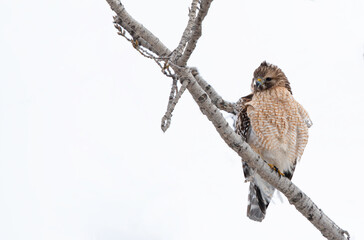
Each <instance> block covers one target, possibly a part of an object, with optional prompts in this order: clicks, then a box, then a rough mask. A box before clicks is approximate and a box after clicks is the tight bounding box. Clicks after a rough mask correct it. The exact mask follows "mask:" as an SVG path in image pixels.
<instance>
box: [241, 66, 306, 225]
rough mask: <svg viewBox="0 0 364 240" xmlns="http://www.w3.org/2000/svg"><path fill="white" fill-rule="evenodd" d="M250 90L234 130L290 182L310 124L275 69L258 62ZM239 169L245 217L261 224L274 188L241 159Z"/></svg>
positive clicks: (243, 98) (288, 87) (285, 79)
mask: <svg viewBox="0 0 364 240" xmlns="http://www.w3.org/2000/svg"><path fill="white" fill-rule="evenodd" d="M251 90H252V93H251V94H249V95H248V96H245V97H242V98H241V99H240V100H239V102H238V106H239V112H238V114H237V119H236V121H235V131H236V132H237V133H238V134H239V135H240V136H241V137H242V138H243V140H244V141H246V142H247V143H248V144H249V145H250V146H251V148H252V149H253V150H254V151H255V152H256V153H257V154H259V155H260V156H261V158H262V159H263V160H264V161H266V162H267V164H268V165H269V166H270V167H271V168H272V169H274V170H276V171H277V173H278V174H280V175H282V176H285V177H287V178H289V179H291V178H292V175H293V172H294V170H295V167H296V164H297V161H299V160H300V158H301V156H302V154H303V151H304V149H305V147H306V144H307V140H308V128H309V127H311V125H312V122H311V120H310V118H309V116H308V114H307V112H306V110H305V109H304V108H303V107H302V106H301V105H300V104H299V103H298V102H297V101H296V100H295V99H294V98H293V96H292V91H291V86H290V83H289V81H288V79H287V77H286V75H285V74H284V73H283V72H282V70H281V69H280V68H278V67H277V66H275V65H272V64H269V63H267V62H265V61H264V62H262V63H261V64H260V66H259V67H258V68H257V69H256V70H255V71H254V77H253V81H252V84H251ZM243 170H244V176H245V178H246V181H249V182H250V186H249V197H248V200H249V202H248V209H247V215H248V217H249V218H250V219H252V220H255V221H259V222H261V221H262V220H263V219H264V217H265V214H266V210H267V207H268V205H269V202H270V201H271V199H272V196H273V193H274V190H275V189H274V187H273V186H271V185H270V184H269V183H267V182H266V181H264V180H263V179H262V178H261V177H260V176H259V175H258V174H257V173H256V172H255V171H254V169H252V168H250V167H249V166H248V165H247V164H246V163H245V162H244V160H243Z"/></svg>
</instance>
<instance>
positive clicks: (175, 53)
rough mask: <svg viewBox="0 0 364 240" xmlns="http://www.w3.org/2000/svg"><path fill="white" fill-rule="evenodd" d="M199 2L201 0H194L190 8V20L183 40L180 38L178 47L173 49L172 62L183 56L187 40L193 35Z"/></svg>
mask: <svg viewBox="0 0 364 240" xmlns="http://www.w3.org/2000/svg"><path fill="white" fill-rule="evenodd" d="M198 2H199V0H192V3H191V8H190V9H189V13H188V17H189V20H188V23H187V26H186V28H185V30H184V31H183V34H182V37H181V40H180V42H179V44H178V46H177V48H176V49H175V50H174V51H173V54H172V56H171V61H172V62H176V60H177V59H178V58H180V57H181V56H182V54H183V51H184V48H185V47H186V44H187V42H188V41H189V40H190V39H191V37H192V27H193V26H194V25H195V19H196V10H197V5H198Z"/></svg>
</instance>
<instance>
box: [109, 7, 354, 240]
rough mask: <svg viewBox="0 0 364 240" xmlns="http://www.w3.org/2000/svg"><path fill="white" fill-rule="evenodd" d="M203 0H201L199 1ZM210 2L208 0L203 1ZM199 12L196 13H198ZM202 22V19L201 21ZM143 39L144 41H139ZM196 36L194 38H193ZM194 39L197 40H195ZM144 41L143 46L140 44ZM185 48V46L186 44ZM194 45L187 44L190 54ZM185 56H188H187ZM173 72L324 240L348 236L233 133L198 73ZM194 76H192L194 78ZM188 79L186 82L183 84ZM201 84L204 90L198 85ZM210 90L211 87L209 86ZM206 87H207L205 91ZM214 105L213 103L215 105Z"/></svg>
mask: <svg viewBox="0 0 364 240" xmlns="http://www.w3.org/2000/svg"><path fill="white" fill-rule="evenodd" d="M202 1H204V0H202ZM107 2H108V3H109V4H110V6H111V8H112V10H114V11H115V12H116V13H117V15H118V17H119V18H120V21H121V23H120V24H121V25H122V26H123V27H124V28H125V29H126V30H127V31H128V32H129V30H130V31H133V32H129V33H130V34H131V35H132V36H133V38H134V40H135V39H137V40H138V41H139V43H140V44H142V45H143V46H144V47H146V48H148V49H149V50H150V51H152V52H153V53H155V54H157V55H158V56H159V57H166V56H169V54H170V53H171V52H170V51H169V49H168V48H166V47H165V46H164V45H163V44H162V43H161V42H160V41H159V39H158V38H156V37H155V36H154V35H153V34H152V33H151V32H150V31H148V30H147V29H146V28H144V27H143V26H142V25H141V24H139V23H138V22H136V21H135V20H134V19H133V18H132V17H131V16H130V15H129V14H128V13H127V12H126V10H125V9H124V6H123V5H122V4H121V3H120V2H119V1H118V0H107ZM206 2H210V3H211V1H206ZM199 13H200V12H199ZM201 22H202V20H201ZM140 39H143V40H144V41H145V42H146V43H144V42H142V41H140ZM197 39H198V38H197ZM196 41H197V40H196ZM144 44H145V45H144ZM187 48H188V46H187ZM193 49H194V47H191V53H192V51H193ZM187 59H188V57H187ZM171 67H172V69H173V71H174V72H175V74H176V75H177V76H178V78H180V79H181V80H183V81H182V83H184V82H186V85H187V89H188V90H189V92H190V93H191V95H192V96H193V98H194V100H195V101H196V103H197V104H198V105H199V107H200V109H201V112H202V113H203V114H204V115H206V116H207V118H208V119H209V120H210V121H211V122H212V124H213V125H214V126H215V128H216V131H217V132H218V133H219V134H220V136H221V138H222V139H223V140H224V141H225V142H226V144H227V145H228V146H229V147H230V148H232V149H233V150H234V151H235V152H237V153H238V155H239V156H240V157H241V158H242V159H243V160H244V161H245V162H246V163H247V164H248V165H249V166H250V167H252V168H254V169H256V171H257V173H258V174H259V175H260V176H261V177H262V178H263V179H264V180H265V181H267V182H268V183H270V184H271V185H272V186H274V187H275V188H277V189H278V190H279V191H281V192H282V193H283V194H284V195H285V196H286V197H287V198H288V200H289V202H290V203H291V204H293V205H294V206H295V207H296V209H297V210H298V211H299V212H301V213H302V215H304V216H305V217H306V218H307V219H308V220H309V221H310V222H311V223H312V224H313V225H314V226H315V227H316V228H317V229H318V230H320V232H321V233H322V235H323V236H325V237H326V238H327V239H333V240H336V239H338V240H344V239H349V238H350V237H349V234H348V232H347V231H345V230H343V229H341V228H340V227H339V226H338V225H337V224H336V223H334V222H333V221H332V220H331V219H330V218H329V217H328V216H326V215H325V214H324V213H323V211H322V210H321V209H319V208H318V207H317V206H316V204H314V203H313V202H312V200H311V199H310V198H309V197H308V196H307V195H306V194H305V193H303V192H302V191H301V190H300V189H299V188H298V187H297V186H295V185H294V184H293V183H292V182H291V181H290V180H289V179H288V178H285V177H281V176H280V175H278V174H277V173H276V172H275V171H273V170H272V169H271V168H270V167H269V166H268V165H267V164H266V163H265V161H264V160H262V159H261V158H260V157H259V155H258V154H256V153H255V152H254V151H253V150H252V149H251V148H250V146H249V145H248V144H247V143H246V142H244V141H243V140H242V138H241V137H240V136H239V135H237V134H236V133H235V132H234V131H233V129H232V128H231V127H230V126H229V124H228V123H227V121H226V120H225V118H224V117H223V115H222V114H221V112H220V111H219V109H218V108H217V107H216V106H218V105H219V104H218V103H213V101H212V100H211V99H210V97H209V95H210V96H212V98H218V97H216V96H218V95H217V94H215V93H213V92H210V93H209V94H208V93H206V92H205V91H204V89H206V86H205V84H204V83H203V81H201V79H202V78H201V79H200V81H199V82H197V80H196V79H197V78H198V76H199V74H197V75H195V76H193V74H192V72H193V70H191V69H190V68H187V67H184V66H183V65H179V64H171ZM195 77H196V78H195ZM187 82H188V84H187ZM200 84H201V86H205V87H204V89H203V88H202V87H201V86H200ZM209 89H211V88H209ZM209 89H208V90H207V91H208V92H209ZM215 104H216V106H215Z"/></svg>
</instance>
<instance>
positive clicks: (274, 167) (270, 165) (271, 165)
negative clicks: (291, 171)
mask: <svg viewBox="0 0 364 240" xmlns="http://www.w3.org/2000/svg"><path fill="white" fill-rule="evenodd" d="M268 166H269V167H270V168H271V169H272V170H274V171H276V172H277V173H278V174H279V175H281V176H286V175H284V173H282V172H281V171H279V169H278V168H277V167H276V166H274V165H273V164H270V163H268Z"/></svg>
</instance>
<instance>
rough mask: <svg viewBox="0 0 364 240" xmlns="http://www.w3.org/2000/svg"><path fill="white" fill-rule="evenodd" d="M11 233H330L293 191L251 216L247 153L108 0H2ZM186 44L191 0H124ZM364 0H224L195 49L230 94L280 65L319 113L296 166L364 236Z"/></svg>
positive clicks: (301, 180)
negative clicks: (263, 67)
mask: <svg viewBox="0 0 364 240" xmlns="http://www.w3.org/2000/svg"><path fill="white" fill-rule="evenodd" d="M0 3H1V5H0V239H4V240H8V239H9V240H15V239H21V240H23V239H27V240H33V239H34V240H42V239H47V240H48V239H62V240H63V239H67V240H68V239H77V240H83V239H85V240H86V239H87V240H89V239H90V240H96V239H97V240H98V239H100V240H114V239H125V240H139V239H148V240H154V239H155V240H159V239H166V240H167V239H168V240H169V239H172V240H179V239H181V240H184V239H186V240H187V239H188V240H190V239H192V240H194V239H196V240H197V239H198V240H200V239H268V238H269V239H280V240H285V239H323V237H322V236H321V234H320V232H319V231H318V230H316V229H315V228H314V227H313V226H312V225H311V223H310V222H309V221H307V220H306V219H305V218H304V217H303V216H301V214H300V213H299V212H297V211H296V209H295V208H294V207H293V206H291V205H290V204H289V203H288V202H287V200H286V199H284V202H283V203H282V202H281V201H280V200H279V198H276V199H275V200H274V203H272V204H271V205H270V206H269V208H268V212H267V216H266V219H265V220H264V221H263V222H262V223H256V222H252V221H250V220H249V219H248V218H247V217H246V204H247V195H248V184H244V179H243V173H242V169H241V162H240V159H239V157H238V156H237V154H236V153H234V152H233V151H232V150H231V149H230V148H229V147H228V146H227V145H226V144H225V143H224V142H223V141H222V140H221V139H220V137H219V135H218V134H217V133H216V131H215V129H214V128H213V126H212V124H211V123H210V122H209V121H208V120H207V119H206V117H205V116H203V115H202V114H201V113H200V111H199V108H198V106H197V105H196V104H195V103H194V102H193V100H192V98H191V96H190V95H189V93H188V92H186V93H185V94H184V95H183V97H182V99H181V100H180V103H179V104H178V105H177V107H176V109H175V111H174V113H173V119H172V124H171V127H170V129H169V130H168V131H167V132H166V133H163V132H162V131H161V130H160V119H161V117H162V116H163V114H164V112H165V109H166V105H167V101H168V95H169V90H170V85H171V80H170V79H168V78H166V77H164V76H163V75H162V74H161V73H160V70H159V68H158V66H157V65H156V64H155V63H154V62H153V61H151V60H149V59H146V58H143V57H142V56H141V55H140V54H139V53H138V52H137V51H135V50H134V49H133V48H132V46H131V45H130V43H128V42H126V41H125V40H124V39H123V38H121V37H120V36H118V35H117V34H116V30H115V29H114V27H113V24H112V16H113V15H114V13H113V12H112V11H111V10H110V7H109V6H108V4H107V3H106V1H102V0H99V1H96V0H89V1H74V0H72V1H71V0H63V1H45V0H27V1H25V0H14V1H4V0H1V2H0ZM123 3H124V5H125V7H126V9H127V10H128V12H129V13H130V14H131V15H132V16H134V18H136V19H137V20H138V21H140V22H141V23H143V25H144V26H146V27H147V28H148V29H149V30H150V31H152V32H153V33H154V34H155V35H156V36H158V37H159V38H160V40H161V41H163V42H164V43H165V44H166V46H167V47H168V48H169V49H171V50H172V49H174V48H175V47H176V46H177V44H178V41H179V39H180V36H181V34H182V32H183V30H184V28H185V26H186V24H187V20H188V19H187V14H188V7H189V5H190V0H183V1H182V0H179V1H177V0H174V1H171V0H154V1H147V0H143V1H142V0H140V1H137V0H128V1H127V0H125V1H123ZM363 30H364V1H362V0H348V1H344V0H335V1H334V0H316V1H310V0H294V1H292V0H274V1H269V0H254V1H253V0H249V1H241V0H240V1H238V0H231V1H218V0H215V1H214V2H213V3H212V6H211V9H210V12H209V14H208V16H207V17H206V19H205V21H204V23H203V36H202V37H201V39H200V41H199V42H198V46H197V49H196V50H195V52H194V54H193V55H192V58H191V61H190V62H189V65H191V66H196V67H198V68H199V71H200V73H201V74H202V76H203V77H204V78H205V79H206V80H207V81H208V82H209V83H210V84H212V85H213V86H214V88H215V89H216V90H217V91H218V92H219V93H220V94H221V95H222V96H223V97H224V98H225V99H227V100H229V101H236V100H237V99H238V98H239V97H241V96H243V95H245V94H248V93H249V91H250V81H251V78H252V74H253V71H254V69H255V68H256V67H258V66H259V64H260V62H262V61H263V60H267V61H268V62H271V63H273V64H276V65H278V66H279V67H281V68H282V69H283V70H284V72H285V73H286V75H287V76H288V79H289V80H290V82H291V86H292V89H293V94H294V97H295V98H296V99H297V100H298V101H299V102H300V103H301V104H302V105H303V106H304V107H305V108H306V109H307V111H308V112H309V114H310V116H311V119H312V120H313V123H314V125H313V127H312V128H311V129H310V139H309V143H308V145H307V148H306V150H305V153H304V155H303V157H302V160H301V162H300V164H299V165H298V167H297V170H296V172H295V176H294V177H293V181H294V182H295V183H296V184H297V185H298V186H299V187H300V188H301V189H302V190H303V191H305V192H306V193H307V194H308V195H309V196H310V197H311V198H312V199H313V200H314V202H315V203H316V204H317V205H318V206H319V207H320V208H321V209H322V210H323V211H324V212H325V213H326V214H327V215H328V216H329V217H331V218H332V219H333V220H334V221H335V222H336V223H337V224H339V226H341V227H342V228H344V229H347V230H348V231H349V232H350V233H351V235H352V239H363V238H364V230H363V214H364V208H363V202H362V198H363V178H362V176H363V167H364V166H363V160H364V159H363V156H362V151H363V148H364V144H363V142H364V138H363V134H364V127H363V122H364V108H363V97H364V96H363V87H364V59H363V53H364V31H363Z"/></svg>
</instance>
